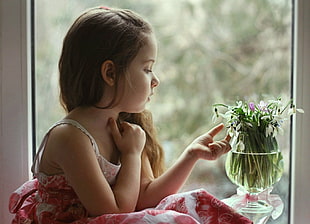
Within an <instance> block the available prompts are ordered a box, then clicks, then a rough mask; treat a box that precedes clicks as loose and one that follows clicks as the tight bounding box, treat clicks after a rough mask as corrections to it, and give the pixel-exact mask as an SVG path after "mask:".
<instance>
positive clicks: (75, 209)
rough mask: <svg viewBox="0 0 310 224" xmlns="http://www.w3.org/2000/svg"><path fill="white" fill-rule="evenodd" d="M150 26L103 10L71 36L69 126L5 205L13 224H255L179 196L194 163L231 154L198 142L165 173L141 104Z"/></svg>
mask: <svg viewBox="0 0 310 224" xmlns="http://www.w3.org/2000/svg"><path fill="white" fill-rule="evenodd" d="M156 56H157V45H156V40H155V36H154V33H153V30H152V28H151V26H150V25H149V24H148V23H147V22H146V21H145V20H143V19H142V18H141V17H140V16H138V15H137V14H135V13H133V12H132V11H129V10H120V9H109V8H105V7H99V8H94V9H90V10H89V11H87V12H85V13H83V14H82V15H81V16H80V17H79V18H78V19H77V20H76V21H75V22H74V24H73V25H72V26H71V28H70V29H69V31H68V33H67V35H66V37H65V39H64V42H63V49H62V54H61V57H60V61H59V71H60V91H61V98H60V99H61V103H62V105H63V107H64V108H65V110H66V111H67V115H66V117H65V118H64V119H63V120H61V121H59V122H58V123H56V124H54V125H53V126H52V127H51V128H50V130H49V131H48V132H47V134H46V136H45V137H44V139H43V141H42V144H41V146H40V148H39V151H38V153H37V155H36V158H35V161H34V165H33V167H32V171H33V173H34V176H35V178H34V179H33V180H30V181H28V182H26V183H25V184H24V185H22V186H21V187H20V188H19V189H18V190H16V191H15V192H14V193H13V194H12V195H11V197H10V211H11V212H12V213H16V215H15V218H14V220H13V222H12V223H27V224H28V223H43V224H47V223H49V224H61V223H74V224H78V223H92V224H95V223H251V221H249V220H248V219H246V218H244V217H242V216H241V215H239V214H236V213H234V212H233V211H232V210H231V209H230V208H229V207H228V206H226V205H225V204H223V203H222V202H221V201H219V200H218V199H216V198H214V197H213V196H212V195H210V194H208V193H207V192H206V191H204V190H202V189H201V190H196V191H192V192H185V193H179V194H176V193H177V192H178V190H179V189H180V187H181V186H182V185H183V184H184V182H185V181H186V179H187V177H188V176H189V174H190V172H191V170H192V168H193V167H194V165H195V163H196V161H197V160H198V159H206V160H214V159H217V158H218V157H220V156H221V155H223V154H224V153H226V152H228V151H229V150H230V145H229V140H230V137H229V136H227V137H226V138H225V139H223V140H220V141H215V140H214V139H213V138H214V137H215V135H216V134H218V133H219V132H220V131H221V130H222V129H223V125H219V126H217V127H215V128H213V129H212V130H210V131H209V132H207V133H206V134H204V135H202V136H200V137H198V138H197V139H196V140H194V141H193V142H192V143H191V144H190V145H189V146H188V147H187V148H186V149H185V150H184V152H183V154H182V155H181V156H180V158H179V159H178V161H177V162H176V163H175V164H174V165H173V166H172V167H171V168H170V169H168V170H167V171H166V172H164V168H163V150H162V148H161V146H160V144H159V143H158V141H157V139H156V133H155V129H154V127H153V122H152V117H151V114H150V112H148V111H146V110H145V105H146V103H147V102H149V101H150V99H151V96H152V95H153V93H154V89H155V88H156V87H157V86H158V85H159V80H158V77H157V76H156V75H155V74H154V73H153V72H152V68H153V65H154V63H155V60H156Z"/></svg>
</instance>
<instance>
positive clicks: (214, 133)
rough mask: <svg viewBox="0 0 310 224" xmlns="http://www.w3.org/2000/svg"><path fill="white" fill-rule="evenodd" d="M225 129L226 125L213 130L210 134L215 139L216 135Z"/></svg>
mask: <svg viewBox="0 0 310 224" xmlns="http://www.w3.org/2000/svg"><path fill="white" fill-rule="evenodd" d="M223 128H224V124H219V125H217V126H215V127H214V128H212V129H211V130H210V131H208V134H209V135H210V136H211V137H212V138H213V137H214V136H215V135H217V134H218V133H219V132H220V131H222V130H223Z"/></svg>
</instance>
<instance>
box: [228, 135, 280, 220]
mask: <svg viewBox="0 0 310 224" xmlns="http://www.w3.org/2000/svg"><path fill="white" fill-rule="evenodd" d="M243 139H244V137H243ZM272 141H275V139H274V140H272ZM267 142H268V141H267ZM242 144H244V145H243V146H242V150H240V142H238V139H234V140H233V142H232V150H231V151H230V152H229V153H228V154H227V158H226V164H225V170H226V174H227V176H228V178H229V179H230V180H231V182H232V183H234V184H235V185H237V186H239V187H240V188H241V189H242V190H243V191H245V192H246V196H245V199H246V203H245V206H243V207H241V208H239V210H238V212H239V213H241V214H243V215H245V216H247V217H248V218H250V219H251V220H252V221H253V222H254V223H266V221H267V220H268V219H269V217H270V214H271V212H272V211H273V207H272V206H271V205H270V204H269V203H268V202H267V200H262V199H260V198H259V194H260V193H262V192H263V191H266V190H267V189H270V188H272V186H273V185H274V184H275V183H277V182H278V181H279V180H280V179H281V176H282V174H283V167H284V166H283V156H282V154H281V152H280V151H279V150H278V148H277V144H275V142H273V143H272V144H269V145H268V146H269V150H267V149H268V146H266V145H265V146H264V150H261V149H257V148H255V147H256V146H255V145H251V146H249V145H248V144H249V142H246V141H243V142H242ZM274 146H276V147H274ZM249 148H250V149H249ZM262 151H263V152H262Z"/></svg>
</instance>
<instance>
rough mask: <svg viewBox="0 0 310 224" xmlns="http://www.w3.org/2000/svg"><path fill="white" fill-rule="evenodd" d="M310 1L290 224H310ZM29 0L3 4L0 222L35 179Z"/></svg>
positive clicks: (299, 29)
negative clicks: (15, 194) (12, 198)
mask: <svg viewBox="0 0 310 224" xmlns="http://www.w3.org/2000/svg"><path fill="white" fill-rule="evenodd" d="M309 11H310V1H309V0H296V1H295V9H294V14H295V24H294V27H295V29H294V31H295V32H294V45H295V48H294V82H293V83H294V86H293V92H294V98H295V99H296V103H297V105H299V106H302V107H303V109H304V110H305V114H304V115H298V116H297V117H296V119H294V122H293V142H292V145H293V152H292V161H293V163H292V169H291V171H292V175H291V176H292V178H291V198H290V199H291V203H290V206H291V216H290V223H292V224H299V223H307V222H308V221H309V220H310V212H309V206H308V203H309V201H310V194H309V189H310V181H309V179H310V166H309V162H308V159H309V158H310V150H309V149H308V148H309V145H310V136H309V133H310V116H308V114H309V113H310V99H309V98H308V97H309V96H310V88H309V86H308V85H309V84H310V62H309V59H310V46H309V44H310V14H309ZM29 24H30V0H3V1H0V50H1V53H0V122H1V123H0V183H1V187H0V199H1V200H0V220H1V221H2V222H3V223H10V222H11V219H12V215H10V214H9V212H8V197H9V195H10V193H11V192H12V191H13V190H14V189H15V188H16V187H18V186H19V185H20V184H21V183H23V182H24V181H26V180H27V179H29V178H30V175H31V174H30V172H29V171H30V165H31V160H32V154H31V151H32V150H31V149H32V140H31V139H32V125H31V124H32V123H31V96H30V95H31V94H30V93H31V81H30V78H31V75H30V29H29V27H30V26H29Z"/></svg>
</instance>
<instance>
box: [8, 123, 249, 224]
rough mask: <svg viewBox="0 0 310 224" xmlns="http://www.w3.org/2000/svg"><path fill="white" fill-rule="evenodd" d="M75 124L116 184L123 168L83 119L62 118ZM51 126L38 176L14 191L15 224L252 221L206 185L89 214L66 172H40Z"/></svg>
mask: <svg viewBox="0 0 310 224" xmlns="http://www.w3.org/2000/svg"><path fill="white" fill-rule="evenodd" d="M61 124H71V125H74V126H75V127H77V128H79V129H80V130H81V131H82V132H84V133H85V134H86V135H87V136H88V137H89V139H90V141H91V143H92V145H93V148H94V151H95V153H96V155H97V159H98V163H99V164H100V167H101V169H102V172H103V174H104V176H105V178H106V179H107V180H108V182H109V183H110V184H111V185H112V184H113V183H114V181H115V178H116V175H117V173H118V171H119V169H120V165H115V164H112V163H110V162H109V161H107V160H106V159H104V158H103V157H102V156H101V155H100V154H99V150H98V146H97V144H96V142H95V140H94V138H93V137H92V136H91V135H90V134H89V133H88V131H87V130H86V129H85V128H83V127H82V126H81V125H80V124H79V123H77V122H76V121H73V120H68V119H65V120H62V121H60V122H58V123H56V124H55V125H54V126H53V127H52V128H51V129H50V130H52V129H53V128H54V127H56V126H57V125H61ZM50 130H49V131H48V132H47V134H46V136H45V137H44V139H43V141H42V144H41V146H40V148H39V151H38V153H37V155H36V159H35V162H34V165H33V172H34V174H35V178H34V179H32V180H29V181H27V182H26V183H24V184H23V185H22V186H21V187H19V188H18V189H17V190H16V191H15V192H13V193H12V195H11V197H10V201H9V210H10V212H11V213H14V214H15V218H14V219H13V220H12V224H33V223H38V224H66V223H71V224H85V223H89V224H110V223H120V224H125V223H126V224H131V223H132V224H147V223H154V224H164V223H166V224H168V223H169V224H171V223H177V224H181V223H184V224H194V223H205V224H207V223H210V224H217V223H219V224H248V223H252V222H251V221H250V220H248V219H247V218H245V217H243V216H241V215H240V214H238V213H236V212H235V211H234V210H233V209H231V208H230V207H229V206H227V205H226V204H224V203H223V202H221V201H220V200H218V199H217V198H215V197H214V196H212V195H210V194H209V193H207V192H206V191H205V190H203V189H199V190H194V191H190V192H184V193H178V194H174V195H170V196H168V197H166V198H164V199H163V200H162V201H161V202H160V203H159V204H158V205H157V206H156V207H155V208H149V209H145V210H142V211H137V212H132V213H122V214H105V215H101V216H98V217H88V213H87V211H86V209H85V208H84V206H83V205H82V203H81V202H80V200H79V198H78V197H77V195H76V194H75V192H74V190H73V188H72V187H71V186H70V184H69V183H68V181H67V180H66V177H65V176H64V175H52V176H47V175H45V174H44V173H40V172H38V164H39V162H40V159H41V156H42V152H43V150H44V147H45V144H46V142H47V139H48V136H49V133H50Z"/></svg>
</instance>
